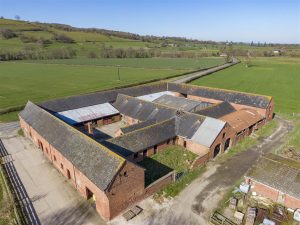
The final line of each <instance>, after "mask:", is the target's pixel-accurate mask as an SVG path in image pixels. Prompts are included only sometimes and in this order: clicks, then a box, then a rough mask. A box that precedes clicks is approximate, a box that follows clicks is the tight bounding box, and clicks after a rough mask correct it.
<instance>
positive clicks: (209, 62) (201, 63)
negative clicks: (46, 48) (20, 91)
mask: <svg viewBox="0 0 300 225" xmlns="http://www.w3.org/2000/svg"><path fill="white" fill-rule="evenodd" d="M23 62H26V63H36V62H37V63H43V64H66V65H97V66H117V65H120V66H121V67H133V68H152V69H184V70H186V69H188V70H189V69H191V70H195V69H203V68H208V67H212V66H216V65H219V64H223V63H224V59H223V58H221V57H214V58H199V59H187V58H180V59H178V58H174V59H173V58H140V59H134V58H125V59H105V58H101V59H87V58H77V59H64V60H61V59H57V60H39V61H34V60H26V61H23Z"/></svg>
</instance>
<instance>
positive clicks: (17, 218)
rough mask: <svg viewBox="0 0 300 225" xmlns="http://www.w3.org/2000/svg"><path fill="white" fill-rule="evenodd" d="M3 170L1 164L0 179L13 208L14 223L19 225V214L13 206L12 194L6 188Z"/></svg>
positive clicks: (14, 205)
mask: <svg viewBox="0 0 300 225" xmlns="http://www.w3.org/2000/svg"><path fill="white" fill-rule="evenodd" d="M3 170H4V168H3V166H2V163H1V166H0V176H1V178H0V179H2V180H3V186H4V190H5V192H6V193H7V195H8V198H9V201H10V202H11V203H12V205H13V208H14V222H16V224H18V225H21V224H23V223H22V222H21V219H20V216H19V213H18V209H17V207H16V204H15V202H14V200H13V197H12V193H11V192H10V190H9V188H8V184H7V181H6V178H5V176H4V173H3Z"/></svg>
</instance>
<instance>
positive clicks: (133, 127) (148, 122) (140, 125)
mask: <svg viewBox="0 0 300 225" xmlns="http://www.w3.org/2000/svg"><path fill="white" fill-rule="evenodd" d="M155 123H156V120H154V119H152V120H146V121H144V122H141V123H136V124H133V125H130V126H126V127H121V128H120V130H121V131H122V133H123V134H126V133H129V132H132V131H135V130H138V129H141V128H144V127H147V126H150V125H153V124H155Z"/></svg>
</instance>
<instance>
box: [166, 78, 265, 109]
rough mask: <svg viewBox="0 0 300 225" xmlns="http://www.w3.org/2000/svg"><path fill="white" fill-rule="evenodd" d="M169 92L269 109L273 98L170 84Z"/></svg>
mask: <svg viewBox="0 0 300 225" xmlns="http://www.w3.org/2000/svg"><path fill="white" fill-rule="evenodd" d="M168 90H169V91H173V92H179V93H182V94H188V95H195V96H201V97H205V98H212V99H216V100H220V101H227V102H231V103H236V104H242V105H248V106H253V107H257V108H263V109H265V108H267V107H268V105H269V103H270V101H271V97H269V96H263V95H255V94H250V93H244V92H238V91H230V90H224V89H218V88H209V87H202V86H196V85H190V84H175V83H168Z"/></svg>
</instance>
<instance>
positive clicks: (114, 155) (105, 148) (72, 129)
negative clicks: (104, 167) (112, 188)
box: [27, 101, 126, 170]
mask: <svg viewBox="0 0 300 225" xmlns="http://www.w3.org/2000/svg"><path fill="white" fill-rule="evenodd" d="M28 103H30V104H33V105H34V106H36V107H38V108H39V109H41V110H42V111H43V112H44V113H47V115H49V116H51V117H52V118H54V119H55V120H57V121H58V122H59V123H61V124H62V125H64V126H66V127H68V128H70V130H71V131H76V132H77V133H78V134H80V135H81V136H82V137H84V138H85V139H87V140H89V141H92V142H93V143H95V144H96V145H99V146H100V147H101V148H102V149H103V150H105V151H106V152H107V153H108V154H110V155H112V156H113V157H116V158H118V159H119V160H120V161H122V164H119V166H118V169H117V170H119V168H120V167H121V166H122V165H123V163H124V162H125V161H126V159H125V158H123V157H122V156H120V155H118V154H116V153H115V152H113V151H111V150H110V149H109V148H107V147H105V146H103V145H102V144H100V143H99V142H97V141H96V140H94V139H93V138H91V137H89V136H88V135H85V134H84V133H82V132H80V131H79V130H77V129H76V128H74V127H73V126H71V125H69V124H67V123H65V122H63V121H62V120H60V119H59V118H57V117H56V116H54V115H52V114H51V113H49V112H48V111H46V110H45V109H43V108H42V107H39V106H38V105H36V104H34V103H33V102H31V101H28V102H27V104H28Z"/></svg>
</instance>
